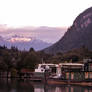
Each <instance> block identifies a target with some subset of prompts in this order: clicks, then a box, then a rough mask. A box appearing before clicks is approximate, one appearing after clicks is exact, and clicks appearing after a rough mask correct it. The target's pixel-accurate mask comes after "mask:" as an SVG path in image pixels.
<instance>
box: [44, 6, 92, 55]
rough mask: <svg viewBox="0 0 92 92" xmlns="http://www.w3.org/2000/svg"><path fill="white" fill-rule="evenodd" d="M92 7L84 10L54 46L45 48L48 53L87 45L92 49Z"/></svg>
mask: <svg viewBox="0 0 92 92" xmlns="http://www.w3.org/2000/svg"><path fill="white" fill-rule="evenodd" d="M91 39H92V7H90V8H88V9H86V10H85V11H84V12H82V13H81V14H80V15H78V17H76V19H75V20H74V22H73V25H72V26H71V27H70V28H68V30H67V32H66V33H65V34H64V36H63V37H62V38H61V39H60V40H59V41H58V42H56V43H55V44H53V45H52V46H50V47H48V48H46V49H44V50H43V51H44V52H46V53H54V54H55V53H58V52H62V53H63V52H67V51H70V50H72V49H76V48H80V47H82V46H85V47H86V48H88V49H89V50H92V40H91Z"/></svg>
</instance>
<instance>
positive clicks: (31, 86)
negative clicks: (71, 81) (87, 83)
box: [0, 79, 92, 92]
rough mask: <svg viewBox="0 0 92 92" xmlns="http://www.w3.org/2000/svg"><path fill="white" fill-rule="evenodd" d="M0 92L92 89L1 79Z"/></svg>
mask: <svg viewBox="0 0 92 92" xmlns="http://www.w3.org/2000/svg"><path fill="white" fill-rule="evenodd" d="M0 92H92V88H91V87H80V86H70V85H58V86H56V85H44V84H41V83H32V82H30V81H16V80H12V81H10V80H8V81H7V80H5V79H1V80H0Z"/></svg>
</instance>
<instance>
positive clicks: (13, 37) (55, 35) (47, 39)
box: [0, 25, 66, 50]
mask: <svg viewBox="0 0 92 92" xmlns="http://www.w3.org/2000/svg"><path fill="white" fill-rule="evenodd" d="M65 31H66V29H64V28H54V27H45V26H42V27H30V26H29V27H23V28H9V27H7V26H6V25H0V45H6V46H7V47H8V48H10V47H11V46H16V47H18V49H19V50H24V49H25V50H29V49H30V48H31V47H33V48H34V49H35V50H41V49H44V48H46V47H48V46H50V45H52V43H55V42H56V41H57V40H59V39H60V37H61V35H62V36H63V34H64V32H65Z"/></svg>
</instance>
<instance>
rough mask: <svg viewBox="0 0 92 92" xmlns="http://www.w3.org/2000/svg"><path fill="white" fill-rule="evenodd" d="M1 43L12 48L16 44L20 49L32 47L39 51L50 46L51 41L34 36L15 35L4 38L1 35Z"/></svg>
mask: <svg viewBox="0 0 92 92" xmlns="http://www.w3.org/2000/svg"><path fill="white" fill-rule="evenodd" d="M0 45H1V46H3V45H5V46H7V47H8V48H11V46H15V47H17V48H18V49H19V50H29V49H30V48H31V47H32V48H34V49H35V50H36V51H38V50H41V49H44V48H46V47H48V46H50V45H51V43H46V42H44V41H42V40H39V39H36V38H32V37H24V36H20V35H13V36H11V37H9V38H3V37H2V36H0Z"/></svg>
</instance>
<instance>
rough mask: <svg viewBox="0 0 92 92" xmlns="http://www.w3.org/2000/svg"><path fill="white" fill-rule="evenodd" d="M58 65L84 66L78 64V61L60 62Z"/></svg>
mask: <svg viewBox="0 0 92 92" xmlns="http://www.w3.org/2000/svg"><path fill="white" fill-rule="evenodd" d="M59 65H75V66H84V64H80V63H60V64H59Z"/></svg>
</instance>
